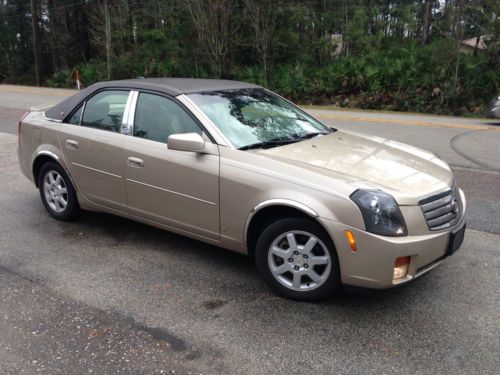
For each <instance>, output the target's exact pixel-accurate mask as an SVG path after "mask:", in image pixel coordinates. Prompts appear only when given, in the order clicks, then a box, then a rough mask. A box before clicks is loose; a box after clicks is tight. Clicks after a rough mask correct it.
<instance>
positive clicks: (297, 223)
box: [255, 218, 340, 301]
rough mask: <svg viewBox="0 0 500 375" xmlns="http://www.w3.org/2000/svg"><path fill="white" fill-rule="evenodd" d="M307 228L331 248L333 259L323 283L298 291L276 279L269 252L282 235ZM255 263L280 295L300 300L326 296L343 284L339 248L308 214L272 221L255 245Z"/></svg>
mask: <svg viewBox="0 0 500 375" xmlns="http://www.w3.org/2000/svg"><path fill="white" fill-rule="evenodd" d="M293 230H298V231H305V232H309V233H311V234H313V235H315V236H316V237H318V238H319V239H320V240H321V241H322V242H323V243H324V244H325V246H326V247H327V248H328V251H329V253H330V259H331V270H330V275H329V276H328V279H327V280H326V281H325V283H324V284H323V285H321V286H320V287H318V288H316V289H313V290H309V291H295V290H292V289H289V288H287V287H286V286H284V285H282V284H281V283H280V282H279V281H278V280H276V279H275V277H274V276H273V274H272V273H271V270H270V268H269V263H268V253H269V250H270V246H271V244H272V243H273V241H274V240H275V239H276V238H277V237H278V236H280V235H282V234H284V233H286V232H289V231H293ZM255 263H256V265H257V270H258V271H259V273H260V275H261V277H262V278H263V279H264V281H265V282H266V283H267V284H268V285H269V287H270V288H271V289H272V290H273V291H274V292H275V293H276V294H278V295H280V296H283V297H286V298H290V299H294V300H298V301H316V300H320V299H324V298H326V297H328V296H330V295H332V294H333V293H334V292H336V291H337V290H338V289H339V287H340V267H339V261H338V257H337V252H336V250H335V246H334V245H333V241H332V239H331V238H330V236H329V235H328V233H327V232H326V231H325V229H324V228H323V227H321V226H320V225H319V224H318V223H315V222H314V221H312V220H311V219H305V218H285V219H280V220H278V221H276V222H274V223H272V224H271V225H269V226H268V227H267V228H266V229H265V230H264V231H263V232H262V233H261V234H260V236H259V238H258V240H257V244H256V249H255Z"/></svg>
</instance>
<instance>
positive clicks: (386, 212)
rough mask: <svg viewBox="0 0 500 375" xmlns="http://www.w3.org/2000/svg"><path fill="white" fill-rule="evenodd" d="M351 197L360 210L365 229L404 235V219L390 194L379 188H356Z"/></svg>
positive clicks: (387, 234) (384, 233) (385, 233)
mask: <svg viewBox="0 0 500 375" xmlns="http://www.w3.org/2000/svg"><path fill="white" fill-rule="evenodd" d="M351 199H352V200H353V201H354V203H356V205H357V206H358V207H359V209H360V210H361V214H362V215H363V220H364V221H365V226H366V230H367V231H368V232H371V233H375V234H381V235H383V236H406V235H407V234H408V232H407V230H406V224H405V220H404V218H403V214H402V213H401V210H400V209H399V206H398V204H397V203H396V201H395V200H394V198H393V197H392V196H390V195H389V194H386V193H384V192H383V191H380V190H362V189H360V190H356V191H355V192H354V193H353V194H352V195H351Z"/></svg>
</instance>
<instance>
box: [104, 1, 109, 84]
mask: <svg viewBox="0 0 500 375" xmlns="http://www.w3.org/2000/svg"><path fill="white" fill-rule="evenodd" d="M104 17H105V19H106V64H107V68H108V79H111V21H110V19H109V9H108V1H107V0H105V1H104Z"/></svg>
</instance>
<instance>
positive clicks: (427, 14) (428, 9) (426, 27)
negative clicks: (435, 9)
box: [422, 0, 432, 45]
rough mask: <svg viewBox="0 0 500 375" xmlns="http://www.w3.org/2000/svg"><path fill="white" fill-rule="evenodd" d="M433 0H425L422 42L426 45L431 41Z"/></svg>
mask: <svg viewBox="0 0 500 375" xmlns="http://www.w3.org/2000/svg"><path fill="white" fill-rule="evenodd" d="M431 3H432V1H431V0H425V4H424V20H423V24H422V44H423V45H425V44H427V42H428V41H429V33H430V25H431V17H432V4H431Z"/></svg>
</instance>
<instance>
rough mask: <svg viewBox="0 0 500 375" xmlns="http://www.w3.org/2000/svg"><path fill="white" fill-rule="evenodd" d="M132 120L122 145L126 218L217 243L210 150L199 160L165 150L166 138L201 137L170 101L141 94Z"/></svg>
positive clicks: (215, 159) (214, 161)
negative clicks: (157, 224)
mask: <svg viewBox="0 0 500 375" xmlns="http://www.w3.org/2000/svg"><path fill="white" fill-rule="evenodd" d="M133 116H134V117H133V118H134V122H133V124H134V125H133V135H132V136H128V137H125V140H124V143H123V157H124V160H123V163H124V170H125V186H126V192H127V204H128V211H129V214H130V215H132V216H136V217H139V218H142V219H145V220H146V221H152V222H156V223H160V224H162V225H164V226H167V227H170V228H175V229H177V230H179V231H181V232H189V233H191V234H195V235H197V236H201V237H203V238H209V239H212V240H219V155H218V154H219V153H218V148H217V147H216V145H212V146H214V147H210V149H212V150H214V151H213V152H212V153H203V154H200V153H196V152H186V151H175V150H169V149H168V147H167V144H166V143H167V139H168V137H169V135H171V134H178V133H193V132H195V133H198V134H200V135H201V134H202V128H201V127H200V125H199V124H198V123H197V121H196V120H195V119H194V117H193V116H192V115H191V114H190V113H188V112H187V111H186V110H185V109H184V108H183V107H182V106H181V105H180V104H179V103H178V102H176V101H175V100H174V99H172V98H169V97H166V96H161V95H157V94H153V93H149V92H141V93H140V94H139V96H138V98H137V103H136V105H135V114H134V115H133ZM208 142H210V141H208Z"/></svg>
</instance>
